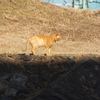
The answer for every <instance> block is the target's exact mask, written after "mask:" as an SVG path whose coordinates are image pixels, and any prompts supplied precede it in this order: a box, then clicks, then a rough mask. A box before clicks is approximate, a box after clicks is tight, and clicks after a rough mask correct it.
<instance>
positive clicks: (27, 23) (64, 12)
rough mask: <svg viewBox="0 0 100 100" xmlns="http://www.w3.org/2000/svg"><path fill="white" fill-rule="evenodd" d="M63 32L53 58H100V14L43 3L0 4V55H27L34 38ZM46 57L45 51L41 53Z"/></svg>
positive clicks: (32, 0) (13, 0)
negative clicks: (34, 36) (26, 46)
mask: <svg viewBox="0 0 100 100" xmlns="http://www.w3.org/2000/svg"><path fill="white" fill-rule="evenodd" d="M57 32H60V33H61V35H62V37H63V39H62V41H60V42H58V43H56V44H55V45H54V46H53V47H52V52H51V54H67V55H75V54H76V55H78V54H79V55H80V54H81V55H82V54H97V55H98V54H99V53H100V47H99V44H100V39H99V38H100V11H99V10H95V11H91V10H76V9H72V8H61V7H58V6H55V5H52V4H49V3H46V2H40V0H38V1H36V0H11V1H10V0H1V1H0V53H15V54H16V53H23V51H22V50H23V49H24V47H25V42H26V40H27V38H28V37H30V36H32V35H49V34H54V33H57ZM37 52H38V53H39V54H44V52H45V50H44V48H40V49H38V50H37ZM26 53H30V47H29V50H28V51H27V52H26Z"/></svg>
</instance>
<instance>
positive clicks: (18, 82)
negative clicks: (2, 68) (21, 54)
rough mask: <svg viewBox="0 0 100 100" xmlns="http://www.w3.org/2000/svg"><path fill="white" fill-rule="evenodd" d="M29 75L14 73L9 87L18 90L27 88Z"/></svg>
mask: <svg viewBox="0 0 100 100" xmlns="http://www.w3.org/2000/svg"><path fill="white" fill-rule="evenodd" d="M27 81H28V77H27V76H24V75H21V74H14V76H13V77H12V78H11V79H10V83H9V87H10V88H14V89H17V90H20V91H21V90H25V89H26V88H27V86H26V84H27Z"/></svg>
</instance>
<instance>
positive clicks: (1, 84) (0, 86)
mask: <svg viewBox="0 0 100 100" xmlns="http://www.w3.org/2000/svg"><path fill="white" fill-rule="evenodd" d="M8 84H9V82H8V81H6V80H4V79H0V92H1V93H3V92H4V91H5V90H6V88H7V87H8Z"/></svg>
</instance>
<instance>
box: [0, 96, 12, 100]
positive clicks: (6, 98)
mask: <svg viewBox="0 0 100 100" xmlns="http://www.w3.org/2000/svg"><path fill="white" fill-rule="evenodd" d="M0 100H11V98H10V97H8V96H5V95H3V96H2V97H1V99H0Z"/></svg>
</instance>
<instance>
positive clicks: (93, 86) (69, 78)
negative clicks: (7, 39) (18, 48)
mask: <svg viewBox="0 0 100 100" xmlns="http://www.w3.org/2000/svg"><path fill="white" fill-rule="evenodd" d="M0 98H1V100H23V99H24V100H100V57H99V56H98V57H97V56H96V57H95V56H82V57H80V58H78V57H75V56H51V57H47V56H33V55H25V54H18V55H4V54H1V55H0Z"/></svg>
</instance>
